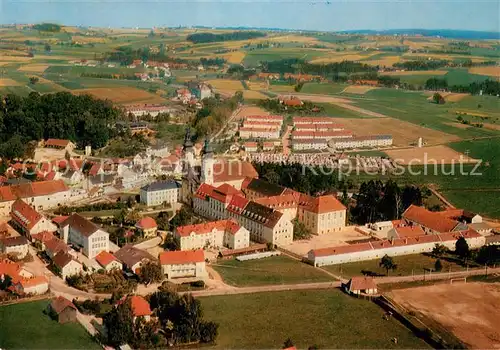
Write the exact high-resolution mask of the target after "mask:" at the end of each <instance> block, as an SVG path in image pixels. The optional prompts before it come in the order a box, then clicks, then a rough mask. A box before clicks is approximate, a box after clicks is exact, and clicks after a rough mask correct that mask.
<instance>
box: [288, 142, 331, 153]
mask: <svg viewBox="0 0 500 350" xmlns="http://www.w3.org/2000/svg"><path fill="white" fill-rule="evenodd" d="M327 148H328V141H327V140H326V139H297V140H293V141H292V150H294V151H309V150H318V151H321V150H324V149H327Z"/></svg>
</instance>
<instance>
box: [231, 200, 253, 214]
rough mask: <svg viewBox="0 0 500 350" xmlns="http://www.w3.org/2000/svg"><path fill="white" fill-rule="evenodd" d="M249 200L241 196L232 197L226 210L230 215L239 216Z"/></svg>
mask: <svg viewBox="0 0 500 350" xmlns="http://www.w3.org/2000/svg"><path fill="white" fill-rule="evenodd" d="M248 202H249V200H248V199H246V198H244V197H242V196H233V197H232V198H231V201H229V204H228V206H227V210H228V211H229V212H232V213H236V214H241V212H242V211H243V210H244V209H245V207H246V206H247V204H248Z"/></svg>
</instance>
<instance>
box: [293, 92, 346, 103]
mask: <svg viewBox="0 0 500 350" xmlns="http://www.w3.org/2000/svg"><path fill="white" fill-rule="evenodd" d="M291 95H293V96H297V97H298V98H300V99H301V100H305V101H311V102H318V103H335V104H341V103H342V104H346V103H350V102H351V101H350V100H349V99H347V98H343V97H333V96H328V95H314V94H304V93H292V94H291Z"/></svg>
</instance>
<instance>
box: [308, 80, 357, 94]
mask: <svg viewBox="0 0 500 350" xmlns="http://www.w3.org/2000/svg"><path fill="white" fill-rule="evenodd" d="M348 86H349V85H345V84H334V83H306V84H304V86H303V87H302V90H300V92H302V93H304V94H321V95H332V94H339V93H341V92H342V90H344V89H345V88H346V87H348Z"/></svg>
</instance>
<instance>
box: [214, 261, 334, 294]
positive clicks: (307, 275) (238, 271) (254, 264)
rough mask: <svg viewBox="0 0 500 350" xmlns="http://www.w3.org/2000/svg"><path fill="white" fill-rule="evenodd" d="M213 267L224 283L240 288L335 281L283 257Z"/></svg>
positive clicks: (324, 274) (227, 262) (308, 266)
mask: <svg viewBox="0 0 500 350" xmlns="http://www.w3.org/2000/svg"><path fill="white" fill-rule="evenodd" d="M212 267H213V268H214V269H215V270H216V271H217V272H218V273H219V274H220V275H221V276H222V278H223V279H224V282H226V283H227V284H230V285H233V286H238V287H243V286H245V287H246V286H259V285H267V284H295V283H310V282H325V281H331V280H333V278H332V277H330V276H328V275H327V274H326V273H324V272H321V271H319V270H318V269H315V268H314V267H312V266H310V265H308V264H305V263H302V262H299V261H297V260H294V259H292V258H289V257H287V256H283V255H281V256H274V257H270V258H264V259H258V260H250V261H237V260H226V261H221V262H220V263H217V265H212Z"/></svg>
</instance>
